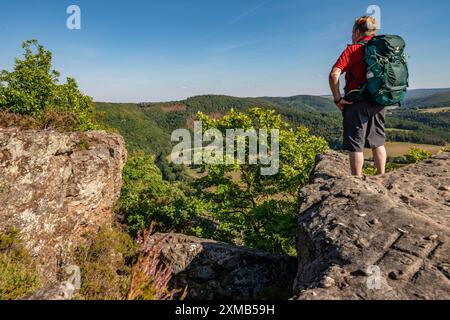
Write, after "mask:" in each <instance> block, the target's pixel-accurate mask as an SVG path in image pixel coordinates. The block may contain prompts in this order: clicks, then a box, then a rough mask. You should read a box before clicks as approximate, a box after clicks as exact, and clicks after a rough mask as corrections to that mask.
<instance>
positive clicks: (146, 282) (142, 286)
mask: <svg viewBox="0 0 450 320" xmlns="http://www.w3.org/2000/svg"><path fill="white" fill-rule="evenodd" d="M152 234H153V227H150V231H144V232H143V234H141V235H140V236H139V237H138V245H139V248H138V253H137V255H136V257H135V259H134V263H133V269H132V276H131V286H130V291H129V293H128V297H127V299H128V300H174V298H175V296H177V295H178V294H180V293H181V292H182V290H174V289H169V282H170V280H171V279H172V267H171V266H168V265H166V264H165V263H163V262H162V261H161V259H160V256H161V251H162V248H163V247H162V242H163V241H165V240H166V239H167V238H168V237H170V234H168V235H166V236H165V237H162V238H160V239H158V240H153V239H152V238H151V236H152ZM185 293H186V290H185ZM185 293H184V294H182V296H181V300H183V299H184V297H185Z"/></svg>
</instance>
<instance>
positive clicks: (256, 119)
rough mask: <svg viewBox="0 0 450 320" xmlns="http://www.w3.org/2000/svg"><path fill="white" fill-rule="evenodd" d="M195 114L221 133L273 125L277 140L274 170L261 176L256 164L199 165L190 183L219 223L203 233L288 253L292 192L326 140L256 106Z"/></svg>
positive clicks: (293, 215)
mask: <svg viewBox="0 0 450 320" xmlns="http://www.w3.org/2000/svg"><path fill="white" fill-rule="evenodd" d="M198 118H199V120H201V121H202V123H203V130H204V131H205V132H206V131H207V130H208V129H211V128H215V129H218V130H220V131H221V132H222V133H223V134H224V135H225V133H226V130H227V129H244V130H249V129H255V130H259V129H265V130H267V131H270V130H271V129H278V130H279V140H280V141H279V144H280V159H279V164H280V170H279V172H278V173H277V174H275V175H272V176H264V175H262V174H261V167H262V166H263V165H262V164H248V163H247V164H238V163H234V164H231V165H227V164H214V165H205V168H204V170H206V172H207V173H208V174H207V175H206V176H205V177H203V178H200V179H199V180H197V181H196V182H195V187H196V188H197V190H198V192H199V195H200V197H201V198H202V199H204V200H205V201H206V202H208V203H210V205H211V208H212V209H211V212H210V214H211V217H212V218H213V219H215V220H217V221H218V222H219V223H218V226H217V228H216V229H215V230H214V231H213V233H212V234H209V235H206V236H211V237H213V238H215V239H218V240H222V241H228V242H235V243H238V244H244V245H247V246H250V247H254V248H258V249H262V250H265V251H269V252H276V253H280V252H285V253H289V254H294V252H295V249H294V241H295V230H296V223H295V219H296V214H297V212H298V206H297V201H296V197H297V194H298V191H299V189H300V188H302V187H303V186H305V185H306V184H307V183H308V182H309V175H310V172H311V170H312V169H313V167H314V164H315V158H316V155H317V153H319V152H323V151H324V150H326V149H327V148H328V145H327V143H326V141H325V140H324V139H323V138H319V137H315V136H313V135H311V134H310V133H309V131H308V130H307V129H306V128H304V127H298V128H296V129H293V128H289V127H288V124H287V123H286V122H284V121H283V120H282V118H281V116H280V115H277V114H275V112H274V111H269V110H264V109H260V108H254V109H251V110H249V112H248V113H242V112H238V111H235V110H231V111H230V112H229V113H228V114H227V115H225V116H224V117H222V118H220V119H216V120H215V119H212V118H210V117H208V116H206V115H204V114H202V113H199V114H198ZM270 143H272V141H270V142H269V144H270ZM248 157H249V144H248V142H247V143H246V159H248Z"/></svg>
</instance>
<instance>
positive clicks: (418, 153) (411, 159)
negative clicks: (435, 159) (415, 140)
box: [405, 147, 433, 163]
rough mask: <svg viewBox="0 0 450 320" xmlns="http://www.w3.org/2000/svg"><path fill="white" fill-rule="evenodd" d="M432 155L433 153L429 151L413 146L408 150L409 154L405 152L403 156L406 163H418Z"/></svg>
mask: <svg viewBox="0 0 450 320" xmlns="http://www.w3.org/2000/svg"><path fill="white" fill-rule="evenodd" d="M432 155H433V154H432V153H431V152H428V151H426V150H422V149H419V148H416V147H413V148H411V149H410V150H409V154H407V155H406V156H405V158H406V160H407V162H408V163H418V162H420V161H423V160H425V159H428V158H430V157H431V156H432Z"/></svg>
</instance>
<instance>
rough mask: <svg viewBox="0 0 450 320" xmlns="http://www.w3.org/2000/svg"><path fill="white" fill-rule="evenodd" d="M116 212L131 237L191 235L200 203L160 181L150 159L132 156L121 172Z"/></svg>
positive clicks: (157, 171)
mask: <svg viewBox="0 0 450 320" xmlns="http://www.w3.org/2000/svg"><path fill="white" fill-rule="evenodd" d="M117 211H118V213H119V214H120V215H122V216H123V217H124V218H125V221H126V224H127V225H128V226H129V227H130V232H131V233H132V235H134V236H136V235H137V234H139V233H140V232H141V231H144V230H147V229H148V228H149V227H150V224H151V223H152V222H153V223H154V226H155V231H158V232H168V231H175V232H181V233H189V234H193V233H194V231H193V229H194V228H195V227H196V222H197V220H198V218H199V217H200V216H201V215H202V214H203V206H202V202H201V201H200V200H198V199H196V198H195V197H189V196H188V195H186V194H185V193H184V192H183V190H182V189H181V188H179V187H178V185H176V184H171V183H169V182H167V181H164V180H163V179H162V176H161V172H160V170H159V168H158V167H157V166H156V165H155V157H154V156H153V155H145V154H143V153H137V154H135V155H132V156H131V157H130V158H129V160H128V161H127V164H126V166H125V168H124V170H123V186H122V193H121V197H120V200H119V202H118V205H117Z"/></svg>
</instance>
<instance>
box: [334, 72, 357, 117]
mask: <svg viewBox="0 0 450 320" xmlns="http://www.w3.org/2000/svg"><path fill="white" fill-rule="evenodd" d="M341 74H342V70H341V69H339V68H336V67H334V68H333V70H331V73H330V77H329V82H330V89H331V93H332V94H333V99H334V103H335V104H336V106H337V107H338V108H339V110H341V111H344V109H345V106H346V105H348V104H352V102H349V101H346V100H345V99H344V98H343V97H342V95H341V91H340V80H339V79H340V77H341Z"/></svg>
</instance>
